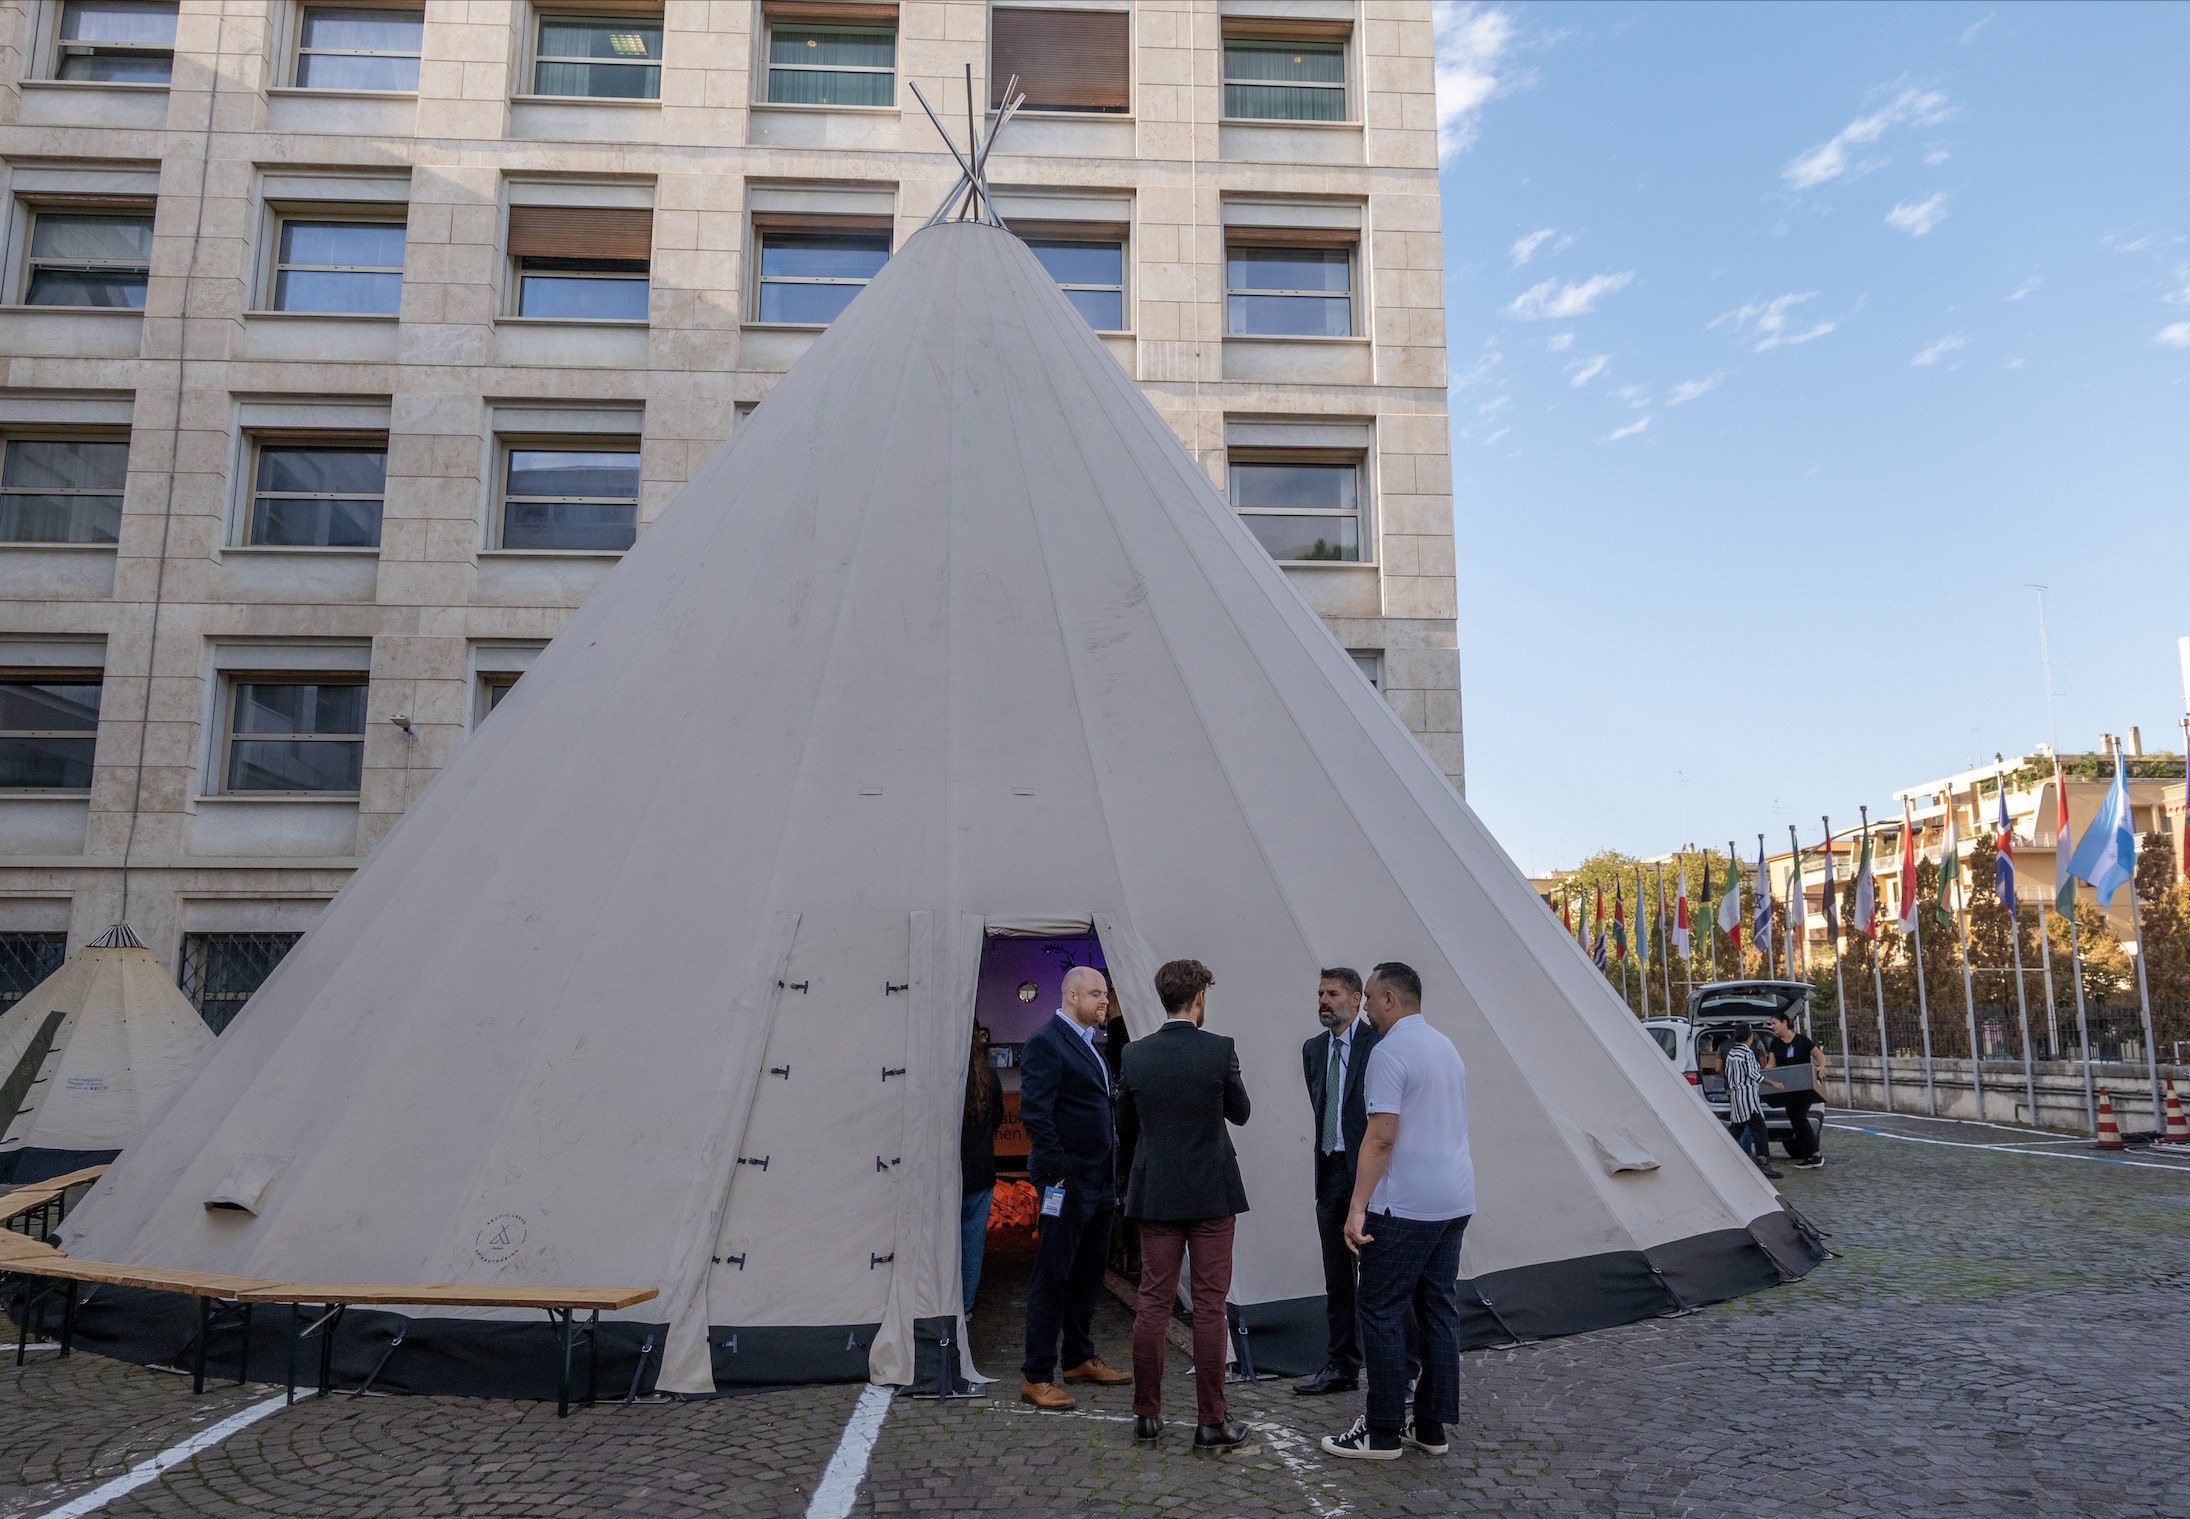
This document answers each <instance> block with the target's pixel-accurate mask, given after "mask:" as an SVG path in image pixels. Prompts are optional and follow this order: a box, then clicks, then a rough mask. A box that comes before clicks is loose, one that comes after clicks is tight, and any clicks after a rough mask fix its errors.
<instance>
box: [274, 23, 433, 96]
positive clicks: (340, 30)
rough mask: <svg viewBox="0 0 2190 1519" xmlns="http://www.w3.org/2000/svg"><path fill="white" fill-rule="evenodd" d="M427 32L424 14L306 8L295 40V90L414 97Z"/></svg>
mask: <svg viewBox="0 0 2190 1519" xmlns="http://www.w3.org/2000/svg"><path fill="white" fill-rule="evenodd" d="M425 31H426V17H425V13H424V12H423V11H416V10H366V9H362V8H358V7H353V6H333V5H308V6H306V7H305V8H304V24H303V27H302V29H301V30H300V31H299V32H298V34H297V88H298V89H302V90H380V91H400V92H415V91H416V90H417V89H418V56H419V52H420V50H421V48H422V46H423V39H424V37H425Z"/></svg>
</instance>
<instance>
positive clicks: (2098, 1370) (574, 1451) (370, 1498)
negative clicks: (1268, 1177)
mask: <svg viewBox="0 0 2190 1519" xmlns="http://www.w3.org/2000/svg"><path fill="white" fill-rule="evenodd" d="M1836 1123H1837V1124H1842V1125H1846V1126H1847V1127H1836V1128H1835V1129H1834V1130H1833V1131H1831V1132H1830V1134H1829V1136H1828V1151H1829V1155H1830V1163H1829V1164H1828V1165H1827V1167H1826V1168H1825V1169H1824V1170H1822V1171H1818V1172H1801V1171H1793V1172H1790V1174H1789V1175H1788V1178H1787V1179H1786V1180H1785V1181H1784V1182H1782V1183H1781V1184H1780V1185H1781V1186H1782V1188H1783V1189H1784V1190H1785V1192H1786V1194H1787V1196H1788V1198H1789V1199H1790V1200H1791V1201H1792V1202H1793V1203H1794V1204H1795V1205H1796V1206H1797V1207H1799V1208H1801V1209H1802V1210H1803V1211H1804V1212H1805V1213H1806V1214H1807V1215H1808V1216H1809V1217H1810V1218H1811V1219H1813V1220H1814V1221H1815V1222H1816V1223H1817V1224H1818V1225H1819V1226H1820V1227H1821V1228H1823V1229H1824V1230H1826V1231H1828V1233H1829V1234H1830V1236H1831V1242H1832V1245H1833V1247H1834V1249H1835V1250H1836V1251H1838V1252H1839V1258H1838V1259H1835V1260H1830V1261H1828V1262H1826V1263H1825V1264H1824V1265H1823V1266H1821V1267H1819V1268H1818V1270H1817V1271H1815V1272H1814V1273H1812V1275H1811V1276H1810V1277H1809V1278H1808V1279H1807V1280H1805V1281H1803V1282H1801V1283H1797V1284H1794V1285H1792V1286H1788V1287H1782V1288H1779V1289H1777V1290H1775V1291H1772V1292H1767V1293H1764V1294H1760V1295H1759V1296H1756V1297H1752V1298H1747V1299H1744V1300H1741V1301H1739V1302H1736V1303H1728V1304H1721V1305H1719V1306H1716V1307H1713V1308H1709V1309H1706V1310H1704V1311H1703V1312H1700V1313H1696V1314H1691V1315H1687V1316H1684V1317H1681V1318H1674V1319H1659V1320H1652V1321H1650V1322H1647V1323H1643V1324H1637V1325H1631V1326H1628V1327H1626V1328H1623V1329H1618V1330H1613V1331H1610V1332H1607V1333H1604V1334H1598V1335H1592V1336H1586V1337H1581V1338H1576V1339H1568V1340H1557V1341H1548V1342H1545V1343H1542V1344H1536V1345H1528V1346H1521V1347H1516V1348H1514V1349H1511V1350H1499V1351H1489V1352H1483V1353H1475V1354H1470V1355H1469V1356H1468V1357H1467V1358H1466V1361H1465V1377H1466V1383H1465V1388H1464V1392H1463V1402H1462V1408H1463V1419H1462V1423H1461V1424H1460V1425H1459V1426H1458V1427H1456V1429H1455V1430H1454V1435H1453V1449H1452V1453H1451V1454H1450V1455H1448V1456H1446V1457H1444V1458H1442V1459H1432V1458H1427V1457H1423V1456H1421V1455H1419V1454H1416V1453H1411V1452H1410V1453H1409V1454H1408V1456H1407V1457H1406V1458H1405V1459H1404V1460H1402V1461H1399V1462H1395V1463H1391V1464H1389V1465H1371V1464H1366V1463H1349V1462H1340V1461H1335V1460H1330V1459H1328V1458H1326V1457H1324V1456H1323V1455H1322V1454H1321V1452H1320V1451H1319V1450H1318V1449H1317V1447H1316V1443H1315V1442H1316V1438H1317V1437H1318V1436H1320V1435H1322V1434H1324V1433H1326V1432H1328V1431H1330V1430H1333V1429H1336V1428H1338V1427H1339V1426H1341V1425H1343V1424H1345V1423H1347V1422H1349V1421H1350V1420H1351V1419H1352V1418H1353V1416H1354V1415H1355V1414H1356V1413H1357V1412H1358V1411H1359V1409H1360V1399H1359V1397H1358V1396H1343V1397H1338V1398H1331V1399H1319V1400H1309V1399H1304V1398H1297V1397H1294V1396H1292V1395H1291V1394H1290V1393H1289V1391H1287V1388H1286V1384H1284V1383H1277V1384H1275V1385H1269V1384H1265V1385H1261V1386H1254V1387H1245V1386H1241V1387H1236V1388H1235V1389H1234V1393H1233V1411H1234V1414H1235V1416H1236V1417H1240V1418H1243V1419H1245V1420H1246V1421H1247V1422H1249V1423H1250V1424H1252V1425H1254V1426H1256V1428H1257V1429H1258V1431H1260V1434H1259V1436H1258V1438H1257V1439H1256V1440H1255V1442H1254V1443H1253V1444H1252V1445H1251V1446H1250V1447H1248V1448H1247V1449H1245V1450H1242V1451H1240V1452H1236V1453H1234V1454H1231V1455H1228V1456H1224V1457H1217V1458H1210V1457H1197V1456H1195V1455H1194V1454H1193V1453H1192V1452H1191V1451H1190V1450H1189V1449H1188V1447H1187V1436H1188V1433H1189V1431H1188V1430H1187V1429H1185V1428H1183V1427H1181V1426H1180V1425H1178V1424H1174V1425H1173V1426H1172V1429H1171V1430H1170V1431H1169V1432H1168V1434H1167V1437H1166V1439H1165V1441H1164V1442H1162V1443H1161V1444H1159V1445H1158V1446H1156V1447H1154V1448H1148V1449H1144V1448H1139V1447H1136V1446H1135V1445H1134V1444H1133V1442H1132V1439H1131V1435H1130V1428H1131V1426H1130V1421H1129V1414H1130V1398H1129V1395H1128V1394H1129V1390H1128V1389H1123V1388H1120V1389H1113V1390H1106V1391H1103V1392H1100V1393H1096V1394H1094V1395H1092V1396H1086V1397H1083V1398H1082V1403H1081V1408H1080V1410H1079V1411H1078V1412H1076V1413H1073V1414H1068V1415H1054V1414H1040V1413H1036V1412H1034V1411H1032V1410H1030V1409H1027V1408H1025V1407H1023V1406H1022V1405H1019V1404H1017V1403H1016V1402H1014V1401H1012V1400H1011V1399H1010V1398H1009V1397H998V1398H996V1399H993V1400H979V1401H973V1402H967V1403H959V1404H954V1405H952V1406H950V1407H948V1408H944V1409H938V1408H936V1407H935V1406H934V1405H933V1404H928V1403H915V1402H912V1401H910V1400H906V1399H900V1400H898V1401H897V1402H896V1403H895V1404H894V1405H893V1406H892V1408H891V1410H890V1413H889V1417H888V1420H887V1422H886V1424H885V1425H884V1427H883V1430H882V1434H881V1438H880V1440H879V1442H878V1443H877V1445H876V1447H875V1451H874V1456H873V1460H872V1464H871V1466H870V1468H869V1472H868V1475H867V1479H866V1481H865V1483H864V1484H863V1485H862V1487H861V1489H860V1494H859V1498H858V1500H857V1503H856V1504H855V1506H854V1509H853V1513H854V1514H859V1515H866V1514H899V1513H917V1512H936V1513H958V1512H971V1511H976V1510H996V1511H1011V1512H1017V1513H1024V1514H1043V1515H1049V1514H1085V1515H1132V1516H1141V1515H1149V1516H1155V1515H1163V1514H1168V1513H1172V1512H1179V1513H1190V1514H1197V1515H1203V1514H1206V1515H1223V1516H1242V1519H1245V1516H1259V1515H1301V1516H1331V1515H1337V1514H1342V1513H1344V1514H1360V1515H1381V1514H1492V1515H1507V1514H1512V1515H1521V1514H1527V1515H1538V1514H1543V1515H1569V1514H1572V1515H1603V1516H1620V1519H1625V1516H1645V1515H1649V1516H1656V1515H1667V1516H1674V1515H1678V1516H1684V1519H1686V1516H1698V1519H1700V1516H1715V1515H1729V1516H1734V1515H1739V1516H1755V1515H1764V1514H1776V1513H1779V1512H1782V1511H1784V1512H1788V1513H1791V1514H1800V1515H1805V1516H1809V1515H1817V1516H1837V1515H1881V1514H1910V1515H1924V1516H1934V1515H1970V1516H1980V1515H1982V1516H1985V1519H1994V1516H2001V1515H2015V1516H2022V1515H2040V1516H2051V1515H2071V1514H2073V1515H2108V1516H2113V1515H2122V1516H2129V1515H2153V1516H2160V1515H2172V1516H2181V1515H2184V1514H2190V1370H2186V1369H2185V1368H2186V1367H2190V1161H2181V1160H2171V1159H2169V1158H2167V1157H2165V1156H2161V1155H2158V1154H2155V1153H2153V1152H2149V1151H2147V1152H2136V1151H2132V1152H2129V1154H2128V1155H2127V1156H2125V1157H2123V1158H2124V1159H2126V1160H2128V1161H2130V1162H2132V1164H2104V1163H2098V1162H2096V1161H2095V1160H2094V1159H2092V1158H2091V1157H2092V1155H2093V1152H2092V1151H2091V1150H2090V1149H2089V1148H2088V1147H2087V1146H2084V1145H2081V1144H2076V1143H2063V1142H2059V1141H2058V1140H2057V1139H2056V1138H2055V1137H2054V1136H2040V1135H2035V1134H2033V1133H2032V1132H2030V1131H2010V1130H2006V1129H2002V1128H1998V1127H1992V1126H1983V1125H1976V1124H1961V1123H1941V1122H1933V1121H1927V1120H1922V1119H1914V1118H1908V1117H1886V1116H1882V1115H1861V1114H1856V1115H1845V1116H1842V1117H1840V1118H1838V1119H1836ZM1861 1130H1873V1131H1876V1132H1860V1131H1861ZM2032 1152H2035V1153H2032ZM2177 1171H2179V1172H2180V1173H2181V1174H2179V1175H2177V1174H2172V1173H2174V1172H2177ZM999 1254H1000V1255H1001V1256H1002V1259H1000V1260H999V1261H997V1263H996V1267H995V1271H994V1274H993V1275H992V1276H991V1278H990V1281H989V1282H988V1283H986V1284H984V1288H983V1303H982V1306H981V1309H980V1310H979V1311H978V1312H977V1314H976V1316H975V1320H976V1330H977V1334H976V1345H977V1350H978V1354H979V1358H980V1363H981V1364H982V1366H983V1367H984V1369H986V1370H988V1371H990V1372H991V1373H994V1374H997V1375H999V1376H1002V1377H1005V1378H1006V1379H1007V1380H1005V1381H1003V1382H1001V1383H999V1391H1001V1392H1005V1393H1009V1392H1012V1391H1015V1389H1016V1376H1015V1361H1016V1355H1015V1354H1014V1353H1013V1351H1012V1349H1011V1345H1012V1342H1013V1341H1014V1340H1015V1338H1016V1336H1015V1334H1014V1333H1013V1330H1014V1328H1015V1325H1014V1324H1013V1322H1012V1318H1011V1310H1012V1307H1013V1299H1014V1297H1015V1293H1014V1291H1013V1287H1014V1283H1013V1280H1012V1276H1013V1262H1012V1260H1011V1258H1010V1257H1011V1255H1012V1254H1013V1252H1011V1251H1009V1250H1005V1251H1001V1252H999ZM1126 1332H1127V1318H1126V1314H1125V1311H1124V1310H1123V1309H1122V1308H1120V1307H1119V1306H1118V1305H1116V1304H1114V1303H1111V1302H1109V1301H1108V1300H1107V1299H1106V1300H1105V1303H1104V1306H1103V1309H1102V1313H1101V1315H1100V1317H1099V1319H1098V1325H1097V1340H1098V1343H1099V1344H1100V1345H1101V1346H1102V1347H1103V1348H1104V1350H1105V1353H1106V1354H1107V1355H1108V1356H1109V1358H1110V1359H1111V1360H1112V1361H1113V1362H1116V1363H1120V1364H1122V1363H1124V1362H1125V1360H1126V1354H1125V1351H1126ZM12 1361H13V1358H12V1356H11V1357H9V1362H8V1364H7V1366H6V1368H5V1373H4V1375H0V1519H16V1516H27V1515H33V1514H39V1513H43V1512H45V1511H46V1510H47V1509H49V1508H50V1507H52V1506H54V1505H55V1504H57V1503H59V1502H61V1501H63V1500H65V1499H66V1498H68V1497H71V1496H74V1495H76V1494H78V1493H81V1492H83V1491H85V1490H86V1489H88V1488H89V1487H91V1486H93V1485H95V1484H96V1483H98V1482H100V1481H103V1480H105V1479H106V1478H108V1477H111V1476H113V1475H115V1474H117V1473H119V1472H121V1471H124V1470H126V1469H127V1468H128V1467H129V1466H130V1465H131V1464H132V1463H133V1462H136V1461H139V1460H142V1459H143V1458H144V1457H145V1456H147V1455H149V1454H150V1453H152V1452H153V1451H155V1450H158V1449H160V1448H163V1447H164V1446H166V1445H169V1444H172V1443H174V1442H175V1441H177V1440H180V1439H184V1438H187V1437H188V1435H189V1434H190V1433H192V1432H193V1431H194V1430H197V1429H201V1428H203V1427H204V1426H205V1425H206V1424H208V1423H210V1422H212V1421H213V1420H215V1419H218V1418H221V1417H224V1416H225V1415H227V1414H228V1413H231V1412H234V1411H235V1410H237V1409H238V1408H241V1407H243V1406H245V1405H247V1404H249V1403H251V1402H254V1401H256V1400H258V1399H259V1398H262V1397H263V1396H265V1392H266V1390H265V1389H263V1388H256V1387H254V1388H245V1389H238V1388H235V1387H233V1386H223V1387H220V1388H218V1389H210V1390H209V1391H208V1393H207V1394H206V1396H205V1397H203V1398H193V1397H192V1396H191V1395H190V1391H189V1384H188V1383H187V1382H185V1381H182V1380H181V1379H179V1378H176V1377H173V1376H169V1375H164V1374H161V1373H157V1372H151V1371H145V1370H142V1369H140V1368H137V1367H131V1366H123V1365H119V1364H117V1363H114V1362H111V1361H103V1360H100V1359H99V1358H97V1357H95V1356H77V1357H72V1358H71V1359H70V1360H69V1361H66V1362H63V1361H60V1360H59V1359H58V1358H56V1357H54V1356H53V1355H52V1354H50V1353H45V1354H37V1353H34V1354H33V1356H32V1358H31V1362H30V1364H29V1365H28V1366H27V1367H25V1368H24V1369H23V1370H22V1371H20V1372H18V1371H16V1370H15V1368H14V1367H13V1365H12ZM1171 1371H1172V1374H1171V1381H1170V1386H1169V1387H1168V1389H1167V1403H1168V1404H1169V1406H1170V1408H1171V1409H1173V1410H1174V1411H1176V1410H1182V1409H1183V1410H1190V1409H1191V1406H1192V1390H1191V1383H1190V1381H1189V1379H1188V1377H1187V1375H1186V1366H1185V1358H1184V1357H1183V1356H1179V1355H1176V1354H1174V1356H1173V1358H1172V1368H1171ZM857 1396H858V1389H857V1388H854V1387H823V1388H808V1389H800V1390H794V1391H787V1392H775V1393H764V1394H757V1395H753V1396H749V1397H740V1398H727V1399H721V1400H718V1401H714V1402H709V1403H684V1404H671V1405H656V1406H640V1407H635V1408H631V1409H614V1408H603V1409H596V1410H584V1411H580V1412H578V1413H575V1414H574V1415H573V1416H572V1417H571V1418H570V1419H568V1420H557V1419H556V1418H555V1417H554V1410H553V1409H552V1408H543V1407H541V1406H540V1405H536V1404H514V1403H496V1402H487V1401H481V1400H470V1399H434V1398H370V1399H363V1400H351V1399H348V1398H336V1399H331V1400H328V1401H325V1402H317V1401H313V1402H307V1403H303V1404H299V1405H298V1406H297V1407H296V1408H294V1409H288V1410H283V1411H281V1412H278V1413H276V1414H274V1415H273V1416H271V1417H269V1418H267V1419H265V1420H263V1421H261V1422H260V1423H257V1424H254V1425H252V1426H251V1427H249V1428H248V1429H246V1430H244V1431H242V1432H241V1433H239V1434H237V1435H235V1436H232V1437H231V1438H230V1439H228V1440H227V1441H226V1442H224V1443H223V1444H221V1445H219V1446H217V1447H215V1448H213V1449H211V1450H209V1451H206V1452H204V1453H203V1454H201V1455H200V1456H198V1457H196V1458H195V1459H193V1460H192V1461H190V1462H187V1463H185V1464H183V1465H180V1466H178V1467H176V1468H175V1469H173V1470H172V1471H170V1472H168V1473H167V1474H166V1475H164V1476H163V1477H162V1478H161V1479H159V1480H158V1481H156V1482H153V1483H150V1484H148V1485H146V1486H144V1487H141V1488H139V1489H137V1490H136V1491H135V1492H132V1493H130V1494H128V1495H126V1496H125V1497H123V1498H120V1499H118V1500H116V1501H115V1502H114V1503H112V1504H111V1505H109V1506H108V1508H106V1509H105V1510H102V1512H103V1513H107V1514H113V1515H117V1516H141V1515H180V1514H203V1515H240V1514H244V1513H252V1514H299V1515H301V1514H315V1515H321V1514H328V1513H341V1514H344V1515H359V1516H366V1515H432V1514H465V1515H471V1514H481V1515H490V1514H491V1515H496V1516H505V1515H506V1516H513V1519H522V1516H534V1515H540V1516H546V1515H555V1516H572V1515H594V1514H609V1513H625V1512H628V1513H643V1514H648V1515H665V1516H684V1515H702V1514H705V1515H761V1514H786V1515H800V1514H803V1513H805V1511H806V1506H807V1503H808V1501H809V1494H810V1493H811V1491H812V1489H813V1487H814V1486H815V1484H816V1482H817V1481H818V1480H819V1477H820V1474H821V1471H822V1469H823V1468H824V1467H825V1466H826V1465H827V1463H828V1460H829V1457H830V1455H831V1453H832V1451H833V1450H834V1449H835V1446H836V1443H837V1440H838V1437H839V1434H840V1432H841V1430H842V1429H843V1426H844V1422H845V1419H846V1417H847V1416H848V1414H849V1413H850V1410H851V1407H852V1404H853V1402H854V1401H855V1399H856V1398H857ZM1174 1417H1178V1415H1177V1414H1176V1412H1174ZM1186 1417H1188V1418H1190V1417H1191V1414H1190V1412H1189V1413H1188V1414H1187V1415H1186Z"/></svg>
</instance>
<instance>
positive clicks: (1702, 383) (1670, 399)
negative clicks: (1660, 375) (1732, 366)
mask: <svg viewBox="0 0 2190 1519" xmlns="http://www.w3.org/2000/svg"><path fill="white" fill-rule="evenodd" d="M1725 378H1726V375H1725V374H1724V372H1721V373H1718V374H1715V375H1712V376H1711V377H1710V378H1708V379H1703V380H1683V381H1681V382H1680V383H1679V384H1678V385H1676V386H1674V387H1673V393H1672V394H1671V395H1669V396H1667V397H1666V398H1665V404H1666V405H1668V406H1686V405H1687V404H1688V403H1689V402H1690V401H1693V400H1695V399H1696V397H1698V396H1707V395H1709V394H1710V393H1711V392H1712V391H1714V390H1717V389H1718V388H1719V384H1720V382H1721V381H1723V380H1724V379H1725Z"/></svg>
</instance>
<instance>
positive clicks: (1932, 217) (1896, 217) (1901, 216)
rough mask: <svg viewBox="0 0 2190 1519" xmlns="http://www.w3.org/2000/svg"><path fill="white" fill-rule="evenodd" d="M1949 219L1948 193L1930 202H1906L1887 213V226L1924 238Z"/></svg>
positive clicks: (1944, 192)
mask: <svg viewBox="0 0 2190 1519" xmlns="http://www.w3.org/2000/svg"><path fill="white" fill-rule="evenodd" d="M1946 219H1947V192H1946V191H1944V190H1941V191H1940V192H1939V193H1938V194H1936V195H1934V196H1932V197H1931V198H1930V199H1929V200H1905V201H1903V202H1901V204H1900V205H1898V206H1895V207H1894V208H1893V209H1892V210H1891V211H1888V212H1887V213H1886V225H1887V226H1889V227H1891V228H1893V229H1894V230H1895V231H1896V232H1906V233H1908V235H1909V236H1911V237H1922V236H1924V235H1925V234H1926V233H1927V232H1929V231H1931V229H1932V228H1934V227H1936V226H1938V225H1939V224H1940V223H1941V222H1943V221H1945V220H1946Z"/></svg>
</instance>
